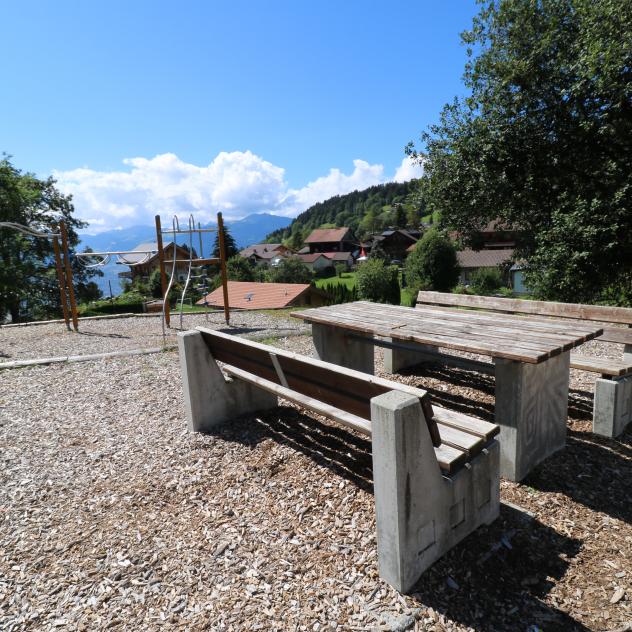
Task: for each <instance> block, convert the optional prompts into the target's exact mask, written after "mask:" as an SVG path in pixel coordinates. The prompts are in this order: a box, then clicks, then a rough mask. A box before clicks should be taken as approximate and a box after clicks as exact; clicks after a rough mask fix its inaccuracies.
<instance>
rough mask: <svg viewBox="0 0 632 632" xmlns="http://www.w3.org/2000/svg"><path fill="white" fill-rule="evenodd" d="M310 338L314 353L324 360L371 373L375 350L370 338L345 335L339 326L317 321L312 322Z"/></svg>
mask: <svg viewBox="0 0 632 632" xmlns="http://www.w3.org/2000/svg"><path fill="white" fill-rule="evenodd" d="M312 338H313V339H314V347H315V348H316V354H317V356H318V357H319V358H320V359H321V360H323V361H324V362H331V363H332V364H337V365H338V366H346V367H347V368H348V369H355V370H356V371H362V373H368V374H369V375H373V373H374V355H375V353H374V351H375V350H374V347H373V344H372V341H371V338H367V340H366V342H364V341H362V340H358V339H357V338H352V337H350V336H348V335H346V334H345V330H344V329H342V328H340V327H333V326H331V325H320V324H317V323H312Z"/></svg>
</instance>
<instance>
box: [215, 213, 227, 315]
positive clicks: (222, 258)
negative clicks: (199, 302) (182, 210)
mask: <svg viewBox="0 0 632 632" xmlns="http://www.w3.org/2000/svg"><path fill="white" fill-rule="evenodd" d="M217 236H218V240H219V269H220V273H221V276H222V292H223V294H224V319H225V320H226V324H227V325H228V324H229V322H230V309H229V306H228V275H227V274H226V244H225V243H224V220H223V218H222V214H221V213H218V214H217Z"/></svg>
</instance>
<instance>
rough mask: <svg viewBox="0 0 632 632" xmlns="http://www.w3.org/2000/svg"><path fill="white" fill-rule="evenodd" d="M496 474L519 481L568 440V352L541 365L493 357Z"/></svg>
mask: <svg viewBox="0 0 632 632" xmlns="http://www.w3.org/2000/svg"><path fill="white" fill-rule="evenodd" d="M495 365H496V419H495V422H496V423H497V424H498V425H499V426H500V437H499V442H500V445H501V453H500V475H501V476H502V477H503V478H507V479H509V480H512V481H520V480H522V479H523V478H524V477H525V476H526V475H527V474H528V473H529V472H530V471H531V470H532V469H533V468H534V467H535V466H536V465H537V464H538V463H540V462H541V461H543V460H544V459H546V458H547V457H549V456H550V455H551V454H553V453H554V452H557V450H561V449H562V448H563V447H564V444H565V443H566V419H567V416H568V380H569V369H570V353H569V352H568V351H567V352H565V353H562V354H560V355H557V356H555V357H553V358H550V359H549V360H546V361H545V362H541V363H540V364H528V363H522V362H515V361H513V360H505V359H500V358H496V359H495Z"/></svg>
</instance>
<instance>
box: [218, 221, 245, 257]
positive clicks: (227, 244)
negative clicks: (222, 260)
mask: <svg viewBox="0 0 632 632" xmlns="http://www.w3.org/2000/svg"><path fill="white" fill-rule="evenodd" d="M223 232H224V250H225V251H226V261H228V260H229V259H230V258H231V257H234V256H235V255H238V254H239V248H237V242H236V241H235V238H234V237H233V236H232V235H231V234H230V231H229V230H228V226H226V224H224V231H223ZM213 256H214V257H216V258H218V257H219V231H217V232H216V233H215V241H214V242H213Z"/></svg>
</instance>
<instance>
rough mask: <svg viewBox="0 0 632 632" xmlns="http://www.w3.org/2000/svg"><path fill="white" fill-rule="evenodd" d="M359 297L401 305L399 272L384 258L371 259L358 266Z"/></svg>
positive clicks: (375, 301)
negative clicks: (387, 263)
mask: <svg viewBox="0 0 632 632" xmlns="http://www.w3.org/2000/svg"><path fill="white" fill-rule="evenodd" d="M357 281H358V297H359V298H360V299H362V300H365V301H373V302H374V303H391V304H393V305H399V303H400V289H399V273H398V270H397V267H396V266H389V265H386V264H385V263H384V261H383V260H382V259H369V260H368V261H365V262H364V263H361V264H360V265H359V266H358V272H357Z"/></svg>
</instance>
